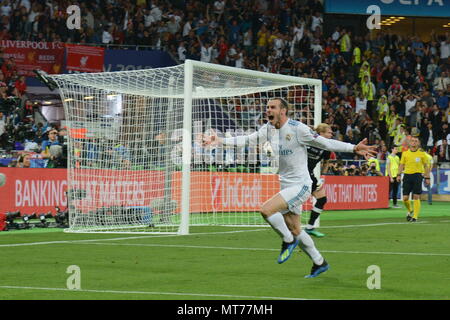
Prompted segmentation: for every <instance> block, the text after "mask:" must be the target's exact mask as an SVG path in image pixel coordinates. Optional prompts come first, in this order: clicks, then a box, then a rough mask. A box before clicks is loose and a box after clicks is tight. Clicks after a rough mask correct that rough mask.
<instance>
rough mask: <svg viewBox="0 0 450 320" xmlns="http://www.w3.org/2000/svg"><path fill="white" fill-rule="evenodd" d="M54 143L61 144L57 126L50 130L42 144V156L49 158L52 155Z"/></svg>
mask: <svg viewBox="0 0 450 320" xmlns="http://www.w3.org/2000/svg"><path fill="white" fill-rule="evenodd" d="M53 145H59V139H58V130H57V129H56V128H52V129H50V130H49V131H48V139H47V140H44V141H43V142H42V145H41V149H42V152H41V156H42V157H43V158H44V159H49V158H50V157H51V155H50V151H49V150H50V147H51V146H53Z"/></svg>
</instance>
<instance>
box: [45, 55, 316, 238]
mask: <svg viewBox="0 0 450 320" xmlns="http://www.w3.org/2000/svg"><path fill="white" fill-rule="evenodd" d="M48 78H50V79H51V80H52V81H54V82H55V83H56V84H57V86H58V88H59V92H60V95H61V98H62V101H63V105H64V109H65V115H66V121H67V126H68V131H69V133H70V134H69V138H68V149H69V152H68V155H69V156H68V187H69V189H70V190H84V194H79V192H68V208H69V221H70V223H69V228H68V229H67V230H66V231H68V232H113V233H116V232H145V233H161V232H164V233H178V234H187V233H188V232H189V227H190V226H194V225H256V226H267V224H266V223H265V221H264V220H263V219H262V217H261V216H260V214H259V213H258V210H259V208H260V206H261V205H262V203H263V202H264V201H265V200H267V199H268V198H270V197H271V196H273V195H274V194H275V193H276V192H278V191H279V188H280V186H279V181H278V175H277V174H276V172H277V166H278V157H277V154H278V152H274V155H272V156H271V157H268V156H267V155H266V154H264V153H263V152H261V150H262V148H261V146H260V145H259V144H257V145H254V146H253V145H246V146H245V147H235V146H231V147H229V146H213V147H207V148H206V147H204V146H203V145H202V142H203V139H204V137H205V136H206V135H207V134H208V135H209V134H211V133H212V132H216V133H217V134H218V135H220V136H238V135H243V134H246V133H251V132H254V131H255V130H257V129H258V128H259V127H260V126H261V125H262V124H263V123H264V117H265V111H266V105H267V101H268V100H269V99H271V98H275V97H282V98H285V99H286V100H287V101H288V103H289V104H290V107H291V111H292V118H294V119H299V120H302V121H303V122H304V123H306V124H307V125H310V126H311V127H313V126H315V125H317V124H318V123H320V121H321V109H322V100H321V99H322V82H321V80H318V79H308V78H301V77H294V76H286V75H280V74H272V73H268V72H259V71H254V70H246V69H241V68H234V67H229V66H222V65H217V64H210V63H203V62H199V61H192V60H186V62H185V63H184V64H183V65H177V66H173V67H166V68H155V69H143V70H134V71H120V72H102V73H79V74H65V75H49V76H48ZM86 97H90V98H89V99H86ZM271 134H272V133H271ZM273 135H274V136H273V140H271V143H273V146H274V148H273V149H274V150H275V151H277V150H278V149H277V147H276V144H277V141H276V140H277V137H276V136H275V133H273ZM293 138H294V137H293ZM271 139H272V138H271Z"/></svg>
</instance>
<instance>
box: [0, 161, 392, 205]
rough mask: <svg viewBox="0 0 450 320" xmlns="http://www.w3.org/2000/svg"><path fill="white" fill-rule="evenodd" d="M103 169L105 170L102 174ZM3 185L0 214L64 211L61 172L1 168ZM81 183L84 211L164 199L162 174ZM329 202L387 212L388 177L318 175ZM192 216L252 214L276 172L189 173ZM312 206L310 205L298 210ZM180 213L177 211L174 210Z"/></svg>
mask: <svg viewBox="0 0 450 320" xmlns="http://www.w3.org/2000/svg"><path fill="white" fill-rule="evenodd" d="M106 171H107V172H106ZM0 173H1V174H4V175H5V178H6V183H5V184H4V185H3V186H0V195H1V196H0V212H6V211H16V210H20V211H21V213H22V214H30V213H33V212H37V213H43V212H48V211H52V212H53V213H55V207H56V206H58V207H60V208H61V209H64V208H66V207H67V196H66V191H67V190H68V188H69V185H68V180H67V170H66V169H21V168H0ZM84 174H85V176H86V177H88V178H87V179H85V180H84V181H73V182H72V189H76V190H79V191H80V194H83V197H82V199H81V200H78V201H77V202H76V203H74V206H75V207H77V208H78V209H79V210H81V211H83V212H88V211H90V210H95V209H98V208H102V207H111V206H127V207H128V206H145V207H150V206H151V203H152V201H153V200H155V199H157V198H162V197H164V191H163V190H164V186H165V185H164V178H165V175H164V172H162V171H148V170H146V171H116V170H86V171H85V172H84ZM323 178H324V179H325V186H324V187H325V190H326V193H327V199H328V202H327V204H326V207H325V209H326V210H345V209H374V208H387V207H388V204H389V199H388V190H389V182H388V178H387V177H342V176H323ZM171 181H172V182H171V185H172V192H171V194H172V199H174V200H176V201H177V202H178V204H179V205H180V204H181V193H182V191H181V172H175V173H174V175H173V176H172V179H171ZM191 186H192V188H191V193H190V197H191V200H190V203H191V212H214V211H222V212H251V211H252V212H255V211H259V210H260V208H261V205H262V204H263V203H264V202H265V201H266V200H268V199H269V198H270V197H272V196H273V195H274V194H275V193H277V192H278V191H279V182H278V176H277V175H275V174H259V173H231V172H224V173H219V172H192V173H191ZM310 208H311V206H310V201H308V203H306V204H305V206H304V207H303V209H304V210H309V209H310ZM179 209H180V208H178V209H177V211H178V212H179Z"/></svg>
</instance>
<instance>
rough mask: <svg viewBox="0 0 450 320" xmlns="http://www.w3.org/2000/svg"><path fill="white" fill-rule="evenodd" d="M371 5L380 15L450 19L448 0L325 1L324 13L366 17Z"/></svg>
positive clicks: (449, 0) (449, 1) (449, 3)
mask: <svg viewBox="0 0 450 320" xmlns="http://www.w3.org/2000/svg"><path fill="white" fill-rule="evenodd" d="M372 5H376V6H378V7H379V8H380V10H381V15H396V16H412V17H415V16H421V17H450V0H357V1H355V0H325V12H326V13H344V14H364V15H367V14H368V13H367V8H368V7H369V6H372Z"/></svg>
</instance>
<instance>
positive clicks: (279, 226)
mask: <svg viewBox="0 0 450 320" xmlns="http://www.w3.org/2000/svg"><path fill="white" fill-rule="evenodd" d="M266 221H267V222H268V223H269V224H270V225H271V226H272V228H273V229H274V230H275V231H276V232H277V233H278V234H279V235H280V237H282V238H283V241H284V242H292V241H294V236H293V235H292V233H291V231H290V230H289V228H288V227H287V225H286V222H285V221H284V218H283V215H282V214H281V212H276V213H274V214H273V215H271V216H270V217H268V218H266Z"/></svg>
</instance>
